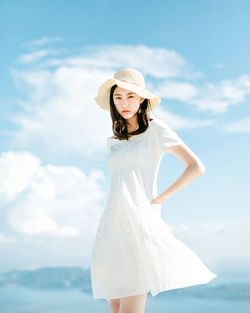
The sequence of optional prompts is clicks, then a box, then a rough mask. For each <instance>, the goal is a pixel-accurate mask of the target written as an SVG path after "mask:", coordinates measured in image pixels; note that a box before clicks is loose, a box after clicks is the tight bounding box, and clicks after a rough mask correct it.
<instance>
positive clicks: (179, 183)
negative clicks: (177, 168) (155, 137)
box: [152, 164, 205, 203]
mask: <svg viewBox="0 0 250 313" xmlns="http://www.w3.org/2000/svg"><path fill="white" fill-rule="evenodd" d="M204 172H205V169H204V167H203V168H202V167H200V166H198V165H197V164H194V165H188V166H187V167H186V168H185V170H184V171H183V173H182V174H181V175H180V177H179V178H178V179H177V180H176V181H175V182H174V183H173V184H171V185H170V186H169V187H168V188H167V189H166V190H165V191H163V192H162V193H161V194H160V195H159V196H157V197H156V198H155V199H153V201H152V203H161V202H163V201H164V200H166V199H168V198H169V197H171V196H172V195H173V194H175V193H176V192H177V191H179V190H181V189H182V188H183V187H184V186H186V185H187V184H189V183H191V182H192V181H193V180H194V179H195V178H196V177H197V176H200V175H201V174H203V173H204Z"/></svg>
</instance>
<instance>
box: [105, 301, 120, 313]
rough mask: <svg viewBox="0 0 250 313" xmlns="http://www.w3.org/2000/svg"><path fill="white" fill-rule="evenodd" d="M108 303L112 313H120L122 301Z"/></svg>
mask: <svg viewBox="0 0 250 313" xmlns="http://www.w3.org/2000/svg"><path fill="white" fill-rule="evenodd" d="M108 302H109V305H110V313H119V308H120V299H110V300H109V301H108Z"/></svg>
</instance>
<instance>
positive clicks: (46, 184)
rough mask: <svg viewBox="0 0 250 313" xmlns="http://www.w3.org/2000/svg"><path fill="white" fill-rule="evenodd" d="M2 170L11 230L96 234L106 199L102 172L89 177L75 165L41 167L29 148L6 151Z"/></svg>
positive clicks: (0, 195) (0, 188) (0, 187)
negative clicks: (26, 150)
mask: <svg viewBox="0 0 250 313" xmlns="http://www.w3.org/2000/svg"><path fill="white" fill-rule="evenodd" d="M0 173H1V175H3V177H2V179H1V184H0V201H1V202H2V204H3V205H2V210H1V212H0V214H2V216H1V222H2V223H5V225H9V226H10V228H11V229H10V230H11V231H13V232H14V233H19V234H25V235H38V234H48V235H55V236H58V235H59V236H61V235H63V236H78V235H84V236H91V235H92V236H93V232H94V231H95V227H97V221H98V218H99V217H100V214H101V211H102V210H103V208H102V206H101V205H100V204H101V201H102V200H103V199H104V198H105V194H104V192H103V191H102V188H101V183H102V180H105V177H104V175H103V173H102V172H100V171H98V170H95V169H92V170H91V171H90V173H89V174H88V175H87V174H85V173H84V172H82V171H81V170H79V169H78V168H76V167H73V166H55V165H50V164H48V165H42V164H41V161H40V160H39V159H38V158H37V157H35V156H33V155H32V154H31V153H29V152H16V153H14V152H4V153H2V154H1V156H0ZM4 219H6V220H5V221H4ZM86 238H87V237H86Z"/></svg>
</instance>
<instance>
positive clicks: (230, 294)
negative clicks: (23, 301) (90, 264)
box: [0, 266, 250, 301]
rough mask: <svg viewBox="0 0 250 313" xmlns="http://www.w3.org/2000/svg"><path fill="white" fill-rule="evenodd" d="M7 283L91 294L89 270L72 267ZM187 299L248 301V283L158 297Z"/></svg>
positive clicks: (15, 273) (0, 281)
mask: <svg viewBox="0 0 250 313" xmlns="http://www.w3.org/2000/svg"><path fill="white" fill-rule="evenodd" d="M10 284H15V285H21V286H25V287H29V288H36V289H50V288H53V289H72V288H77V289H80V290H81V291H82V292H86V293H91V280H90V269H83V268H80V267H77V266H72V267H63V266H62V267H43V268H38V269H35V270H25V271H23V270H12V271H8V272H4V273H1V274H0V287H4V286H7V285H10ZM169 296H182V297H183V296H188V297H198V298H206V299H213V300H222V299H224V300H246V301H250V282H245V283H236V282H235V283H223V284H217V285H215V286H211V285H209V284H208V285H206V284H205V285H197V286H190V287H186V288H179V289H173V290H168V291H167V292H163V293H159V295H158V297H169Z"/></svg>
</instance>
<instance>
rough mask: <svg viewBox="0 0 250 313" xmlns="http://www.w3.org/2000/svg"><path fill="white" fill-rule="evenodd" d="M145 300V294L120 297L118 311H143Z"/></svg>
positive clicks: (123, 312) (138, 312)
mask: <svg viewBox="0 0 250 313" xmlns="http://www.w3.org/2000/svg"><path fill="white" fill-rule="evenodd" d="M146 301H147V294H141V295H135V296H130V297H125V298H121V299H120V311H119V313H144V311H145V306H146Z"/></svg>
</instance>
